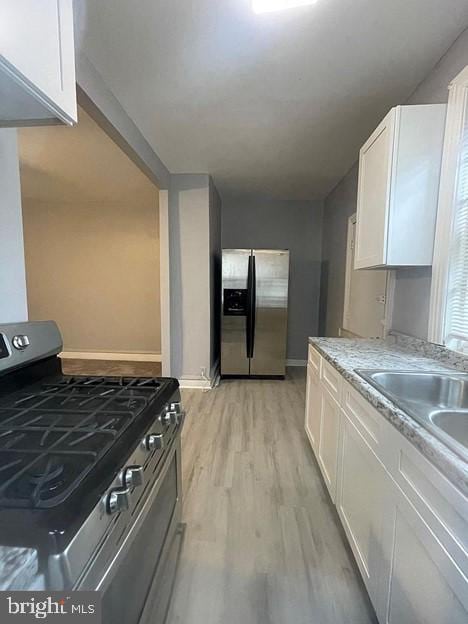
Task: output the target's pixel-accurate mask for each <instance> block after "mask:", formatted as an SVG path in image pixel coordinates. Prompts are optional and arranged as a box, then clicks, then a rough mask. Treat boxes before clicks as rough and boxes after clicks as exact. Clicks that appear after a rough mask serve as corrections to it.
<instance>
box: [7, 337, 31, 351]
mask: <svg viewBox="0 0 468 624" xmlns="http://www.w3.org/2000/svg"><path fill="white" fill-rule="evenodd" d="M11 342H12V343H13V346H14V347H15V349H17V350H18V351H24V350H25V349H26V347H29V338H28V337H27V336H24V335H20V336H13V340H12V341H11Z"/></svg>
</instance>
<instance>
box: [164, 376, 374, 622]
mask: <svg viewBox="0 0 468 624" xmlns="http://www.w3.org/2000/svg"><path fill="white" fill-rule="evenodd" d="M304 397H305V372H304V369H289V373H288V377H287V379H286V380H285V381H264V380H261V381H258V380H234V381H233V380H229V381H223V382H222V383H221V385H220V387H218V388H216V389H215V390H212V391H210V392H203V391H199V390H190V391H188V390H184V391H183V401H184V406H185V408H186V410H187V419H186V424H185V428H184V432H183V441H182V444H183V447H182V448H183V479H184V512H183V515H184V521H185V522H186V523H187V532H186V539H185V544H184V548H183V551H182V556H181V560H180V566H179V572H178V577H177V581H176V586H175V590H174V595H173V602H172V607H171V611H170V613H169V619H168V624H368V623H370V622H372V623H374V622H375V621H376V620H375V616H374V615H373V612H372V609H371V607H370V605H369V601H368V598H367V595H366V594H365V590H364V588H363V585H362V582H361V580H360V578H358V574H359V573H358V572H357V569H356V568H355V565H354V562H352V559H351V555H350V553H349V551H348V549H347V548H346V547H345V545H344V537H343V533H342V530H341V528H339V525H338V521H337V519H336V515H335V512H334V510H333V508H332V505H331V503H330V502H329V499H328V495H327V493H326V491H325V486H324V485H323V483H322V480H321V477H320V474H319V470H318V467H317V465H316V463H315V459H314V458H313V456H312V451H311V449H310V447H309V443H308V441H307V439H306V436H305V433H304V426H303V421H304Z"/></svg>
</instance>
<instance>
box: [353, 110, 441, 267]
mask: <svg viewBox="0 0 468 624" xmlns="http://www.w3.org/2000/svg"><path fill="white" fill-rule="evenodd" d="M446 109H447V107H446V105H445V104H436V105H424V106H397V107H396V108H393V109H392V110H391V111H390V112H389V113H388V115H387V116H386V117H385V119H384V120H383V121H382V122H381V124H380V125H379V126H378V128H377V129H376V130H375V131H374V132H373V134H372V135H371V137H370V138H369V139H368V141H367V142H366V143H365V144H364V146H363V147H362V148H361V151H360V154H359V186H358V202H357V226H356V252H355V260H354V267H355V268H356V269H366V268H379V267H382V268H383V267H397V266H426V265H430V264H432V252H433V246H434V232H435V219H436V212H437V201H438V191H439V177H440V166H441V160H442V146H443V139H444V127H445V114H446Z"/></svg>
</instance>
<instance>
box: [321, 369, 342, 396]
mask: <svg viewBox="0 0 468 624" xmlns="http://www.w3.org/2000/svg"><path fill="white" fill-rule="evenodd" d="M320 379H321V380H322V384H323V386H324V387H325V388H326V389H327V390H328V392H329V393H330V394H331V396H332V397H333V398H334V399H335V401H338V403H339V402H340V399H341V386H342V383H343V377H342V376H341V375H340V373H339V372H338V371H337V370H336V369H335V368H333V366H332V365H331V364H329V363H328V362H327V361H326V360H322V369H321V372H320Z"/></svg>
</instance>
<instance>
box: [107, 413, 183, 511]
mask: <svg viewBox="0 0 468 624" xmlns="http://www.w3.org/2000/svg"><path fill="white" fill-rule="evenodd" d="M184 416H185V412H184V410H183V409H182V406H181V404H180V403H179V402H171V403H168V404H167V405H166V406H165V407H164V409H163V410H162V412H161V413H160V414H159V415H158V417H157V421H159V423H161V424H162V425H165V426H166V427H167V429H164V432H163V433H157V432H155V431H154V430H153V431H152V430H151V428H150V429H149V431H148V432H147V433H146V435H145V436H144V437H143V439H142V440H141V444H140V445H139V447H138V448H137V449H136V450H135V452H134V453H133V455H132V456H131V457H130V458H129V463H128V465H126V466H125V467H124V468H123V469H122V470H121V471H120V473H119V476H118V477H117V478H116V479H115V481H114V483H113V487H112V488H111V489H110V490H109V491H108V493H107V494H106V495H105V497H104V503H105V510H106V513H107V514H109V515H113V514H117V513H120V512H123V511H126V510H127V509H130V508H131V506H132V498H133V497H132V492H133V490H134V489H135V488H139V487H141V486H143V485H144V482H145V470H146V469H147V462H148V461H149V462H150V465H151V462H157V461H158V456H160V454H158V455H154V456H153V452H154V451H159V450H160V451H162V450H163V449H164V448H165V447H166V443H168V444H170V439H171V436H172V432H173V431H175V429H172V428H171V427H170V426H171V425H176V426H178V425H180V423H181V422H182V420H183V418H184ZM153 427H154V425H153ZM155 429H156V430H157V427H155ZM165 436H166V437H167V438H168V440H166V439H165Z"/></svg>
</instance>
